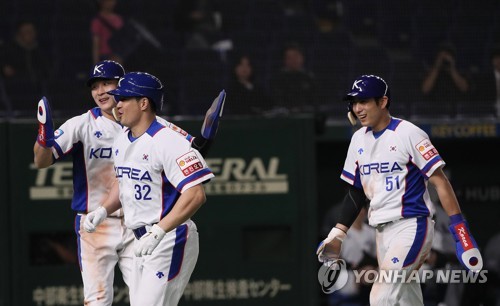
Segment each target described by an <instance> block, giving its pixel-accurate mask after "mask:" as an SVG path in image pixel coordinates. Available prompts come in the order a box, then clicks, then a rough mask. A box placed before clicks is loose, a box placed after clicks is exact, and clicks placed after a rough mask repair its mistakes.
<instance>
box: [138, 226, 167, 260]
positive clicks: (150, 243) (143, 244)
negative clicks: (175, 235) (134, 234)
mask: <svg viewBox="0 0 500 306" xmlns="http://www.w3.org/2000/svg"><path fill="white" fill-rule="evenodd" d="M164 236H165V231H164V230H163V229H162V228H161V227H159V226H158V224H155V225H153V226H152V227H151V229H150V230H149V232H147V233H146V234H145V235H144V236H142V237H141V239H140V240H139V241H138V242H137V243H136V247H135V250H134V253H135V256H137V257H141V256H142V255H151V253H153V250H154V249H156V247H157V246H158V244H159V243H160V241H161V240H162V239H163V237H164Z"/></svg>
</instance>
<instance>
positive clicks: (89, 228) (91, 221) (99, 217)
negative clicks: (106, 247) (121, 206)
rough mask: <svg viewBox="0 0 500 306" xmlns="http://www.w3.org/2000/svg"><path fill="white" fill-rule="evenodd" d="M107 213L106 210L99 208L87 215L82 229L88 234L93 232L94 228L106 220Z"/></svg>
mask: <svg viewBox="0 0 500 306" xmlns="http://www.w3.org/2000/svg"><path fill="white" fill-rule="evenodd" d="M107 216H108V212H107V211H106V208H104V207H102V206H100V207H99V208H98V209H96V210H94V211H92V212H90V213H88V214H87V217H86V218H85V221H84V222H83V229H84V230H85V231H86V232H88V233H93V232H95V229H96V227H97V226H98V225H99V224H101V223H102V221H104V219H106V217H107Z"/></svg>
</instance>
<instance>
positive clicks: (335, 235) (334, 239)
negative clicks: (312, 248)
mask: <svg viewBox="0 0 500 306" xmlns="http://www.w3.org/2000/svg"><path fill="white" fill-rule="evenodd" d="M346 235H347V234H346V233H345V232H344V231H343V230H341V229H339V228H337V227H334V228H332V230H331V231H330V233H329V234H328V237H326V239H325V240H323V241H321V243H320V244H319V246H318V249H317V250H316V254H317V255H318V260H319V262H322V263H324V262H328V261H332V260H336V259H339V257H340V249H341V248H342V242H343V241H344V239H345V237H346Z"/></svg>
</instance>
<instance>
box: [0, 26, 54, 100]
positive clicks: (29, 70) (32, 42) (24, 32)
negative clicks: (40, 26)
mask: <svg viewBox="0 0 500 306" xmlns="http://www.w3.org/2000/svg"><path fill="white" fill-rule="evenodd" d="M1 53H2V54H1V56H0V65H1V69H2V75H3V78H4V80H5V90H6V92H7V95H8V96H9V98H10V99H11V102H12V105H13V106H14V108H17V109H21V108H22V106H21V105H22V103H24V104H25V103H33V102H34V101H38V99H39V98H40V96H41V95H43V94H45V91H46V83H47V79H48V77H49V76H50V73H49V71H50V70H49V67H50V65H49V63H48V62H49V61H48V56H47V54H46V53H45V52H44V50H43V48H41V47H40V46H39V44H38V38H37V29H36V27H35V24H34V23H33V22H31V21H21V22H19V23H18V25H17V27H16V33H15V37H14V39H13V40H12V41H11V42H10V43H7V44H6V45H5V47H4V48H3V50H2V52H1ZM28 101H29V102H28Z"/></svg>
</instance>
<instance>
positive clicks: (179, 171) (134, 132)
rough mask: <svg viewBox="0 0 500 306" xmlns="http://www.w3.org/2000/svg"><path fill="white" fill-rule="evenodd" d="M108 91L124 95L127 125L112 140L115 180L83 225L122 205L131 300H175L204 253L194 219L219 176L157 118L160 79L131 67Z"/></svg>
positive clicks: (93, 224) (121, 107)
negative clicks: (129, 237) (130, 254)
mask: <svg viewBox="0 0 500 306" xmlns="http://www.w3.org/2000/svg"><path fill="white" fill-rule="evenodd" d="M109 94H112V95H114V96H115V98H116V100H118V101H119V102H118V105H117V110H118V113H119V115H120V117H121V123H122V124H123V125H124V126H126V127H128V129H126V130H125V131H124V132H122V133H120V134H119V135H118V136H117V138H116V140H115V142H114V144H113V147H112V152H113V155H114V167H115V173H116V177H117V179H118V184H115V185H114V186H113V189H112V190H111V192H110V196H109V197H108V198H107V199H106V200H105V201H102V202H101V203H102V206H101V207H100V208H99V209H97V210H95V211H94V212H92V213H90V214H89V215H88V217H87V219H86V220H85V224H84V228H85V230H86V231H88V232H93V231H95V230H96V229H98V228H99V226H98V225H99V224H100V223H101V222H103V221H104V220H105V218H106V216H107V215H110V214H113V213H114V212H115V211H116V210H119V209H120V208H121V207H123V211H124V214H125V217H124V221H125V226H126V227H127V228H129V229H131V230H133V232H134V234H135V238H136V239H135V240H134V253H135V255H136V257H135V258H134V262H133V265H132V273H131V274H132V277H131V279H130V286H129V288H130V305H132V306H139V305H157V306H160V305H165V306H167V305H177V303H178V301H179V299H180V298H181V296H182V293H183V291H184V289H185V287H186V285H187V283H188V281H189V278H190V276H191V273H192V272H193V270H194V267H195V264H196V261H197V258H198V253H199V244H198V232H197V229H196V225H195V223H194V222H193V221H192V220H191V219H190V218H191V216H192V215H193V214H194V213H195V212H196V211H197V210H198V209H199V208H200V207H201V205H202V204H203V203H204V202H205V200H206V197H205V191H204V189H203V185H202V183H203V182H206V181H208V180H210V179H211V178H212V177H214V175H213V174H212V172H211V171H210V169H208V167H207V164H206V162H205V160H204V159H203V157H202V156H201V154H200V153H199V152H198V151H197V150H196V149H193V148H191V146H190V143H189V141H187V140H186V139H185V138H183V137H181V136H180V135H179V134H178V133H176V132H175V131H173V130H171V129H168V128H165V126H163V125H162V124H160V123H159V122H158V120H157V117H156V110H157V109H158V108H159V107H160V106H161V103H162V100H163V85H162V83H161V82H160V80H159V79H157V78H156V77H155V76H153V75H151V74H148V73H144V72H130V73H127V74H125V76H124V77H123V78H121V79H120V81H119V84H118V87H117V88H116V89H115V90H112V91H110V92H109ZM92 235H94V234H92Z"/></svg>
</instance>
